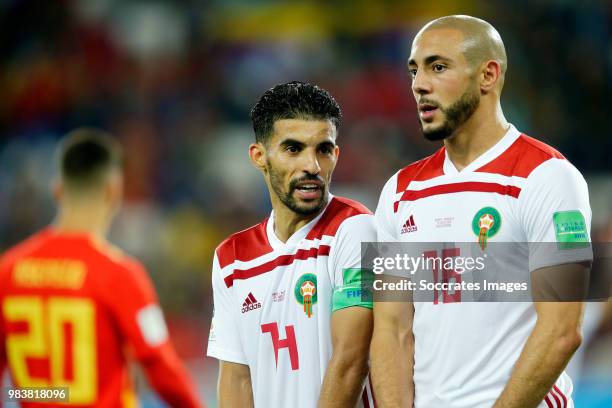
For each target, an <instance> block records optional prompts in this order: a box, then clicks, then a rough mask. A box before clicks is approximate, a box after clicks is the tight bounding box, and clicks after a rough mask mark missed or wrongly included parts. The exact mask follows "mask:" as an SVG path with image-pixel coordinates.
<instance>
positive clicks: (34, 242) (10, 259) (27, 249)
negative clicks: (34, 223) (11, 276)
mask: <svg viewBox="0 0 612 408" xmlns="http://www.w3.org/2000/svg"><path fill="white" fill-rule="evenodd" d="M48 235H49V232H48V230H42V231H39V232H37V233H35V234H34V235H32V236H30V237H29V238H27V239H25V240H24V241H21V242H20V243H18V244H17V245H15V246H13V247H11V248H9V249H8V250H6V251H5V252H4V253H3V254H2V257H0V272H1V271H4V270H5V269H9V268H10V267H11V265H14V264H15V262H17V261H18V260H20V259H22V258H24V257H27V256H28V255H30V254H32V253H33V252H35V251H36V250H37V249H38V248H40V247H41V246H42V245H44V243H45V242H46V240H47V238H48Z"/></svg>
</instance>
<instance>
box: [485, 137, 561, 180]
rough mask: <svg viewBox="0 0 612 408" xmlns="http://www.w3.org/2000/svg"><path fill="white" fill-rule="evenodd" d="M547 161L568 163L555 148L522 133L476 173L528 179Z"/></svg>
mask: <svg viewBox="0 0 612 408" xmlns="http://www.w3.org/2000/svg"><path fill="white" fill-rule="evenodd" d="M549 161H554V162H557V163H562V162H565V163H566V164H568V163H569V162H567V160H566V159H565V157H563V155H562V154H561V153H559V151H557V150H556V149H555V148H553V147H551V146H549V145H547V144H546V143H544V142H542V141H539V140H537V139H534V138H532V137H530V136H527V135H526V134H524V133H522V134H520V136H519V137H518V138H517V139H516V140H515V141H514V143H512V145H510V147H508V149H506V150H505V151H504V152H503V153H502V154H501V155H499V156H498V157H497V158H496V159H495V160H492V161H491V162H489V163H487V164H485V165H484V166H482V167H481V168H479V169H478V170H476V171H477V172H482V173H495V174H501V175H504V176H508V177H522V178H529V177H530V176H531V174H532V173H533V172H534V170H536V169H537V168H538V167H540V166H542V165H543V164H545V163H547V162H549ZM561 165H562V166H563V165H564V164H561Z"/></svg>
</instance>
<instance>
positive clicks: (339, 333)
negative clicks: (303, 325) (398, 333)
mask: <svg viewBox="0 0 612 408" xmlns="http://www.w3.org/2000/svg"><path fill="white" fill-rule="evenodd" d="M331 326H332V327H331V329H332V343H333V350H334V351H333V354H332V358H331V361H330V362H329V366H328V367H327V371H326V372H325V378H324V380H323V387H322V390H321V396H320V399H319V406H320V407H351V406H355V404H357V401H358V400H359V397H360V395H361V392H362V390H363V384H364V380H365V378H366V376H367V375H368V358H369V353H368V351H369V348H370V338H371V337H372V310H371V309H368V308H366V307H360V306H354V307H348V308H345V309H340V310H337V311H335V312H334V314H333V315H332V321H331Z"/></svg>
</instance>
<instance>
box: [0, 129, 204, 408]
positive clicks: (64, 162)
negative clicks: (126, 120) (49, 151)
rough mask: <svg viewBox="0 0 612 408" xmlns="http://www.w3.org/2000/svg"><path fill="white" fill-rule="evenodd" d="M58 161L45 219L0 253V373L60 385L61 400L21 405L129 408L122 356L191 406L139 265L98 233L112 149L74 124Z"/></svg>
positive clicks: (20, 382) (186, 382)
mask: <svg viewBox="0 0 612 408" xmlns="http://www.w3.org/2000/svg"><path fill="white" fill-rule="evenodd" d="M60 161H61V181H60V183H59V184H58V186H57V188H56V190H55V195H56V198H57V200H58V203H59V212H58V216H57V219H56V221H55V223H54V225H53V226H52V227H50V228H47V229H45V230H43V231H41V232H38V233H37V234H35V235H34V236H32V237H30V238H29V239H27V240H26V241H25V242H23V243H21V244H19V245H17V246H16V247H14V248H12V249H11V250H9V251H8V252H7V253H6V254H5V255H4V256H3V257H2V259H1V260H0V282H2V285H1V286H0V346H1V347H0V378H1V374H2V372H3V371H4V368H5V366H6V365H8V368H9V370H10V375H11V378H12V382H13V384H14V387H15V388H22V389H23V388H29V387H40V388H51V387H67V388H68V391H69V394H68V402H63V403H60V402H44V403H43V402H33V401H32V402H22V406H23V407H25V408H30V407H39V406H45V407H48V406H66V404H67V405H70V406H76V407H133V406H137V405H138V404H137V400H136V397H135V394H134V390H133V387H132V384H131V381H130V378H129V374H128V367H127V361H128V356H130V357H133V358H134V359H135V360H137V361H138V362H139V363H140V365H141V366H142V368H143V369H144V371H145V372H146V374H147V377H148V379H149V382H150V384H151V385H152V386H153V388H155V390H156V391H157V392H158V393H159V394H160V396H161V397H162V398H163V399H164V400H165V401H166V402H167V403H168V404H169V405H171V406H173V407H180V408H187V407H200V406H201V404H200V403H199V402H198V398H197V395H196V393H195V390H194V387H193V386H192V382H191V379H190V378H189V376H188V374H187V372H186V371H185V369H184V368H183V366H182V364H181V362H180V360H179V358H178V357H177V355H176V353H175V351H174V349H173V347H172V345H171V344H170V341H169V339H168V332H167V329H166V325H165V322H164V318H163V315H162V311H161V309H160V307H159V305H158V301H157V296H156V294H155V289H154V288H153V286H152V284H151V282H150V280H149V278H148V276H147V273H146V271H145V269H144V268H143V266H142V265H141V264H140V263H139V262H138V261H136V260H134V259H132V258H130V257H128V256H126V255H125V254H123V253H121V252H120V251H119V250H118V249H116V248H114V247H112V246H111V245H110V244H108V243H107V242H106V241H105V238H104V237H105V235H106V233H107V230H108V227H109V224H110V222H111V220H112V218H113V216H114V214H115V212H116V210H117V208H118V206H119V203H120V201H121V198H122V190H123V189H122V184H123V179H122V173H121V164H120V161H121V160H120V148H119V146H118V145H117V143H116V142H115V141H113V139H112V138H111V137H110V136H109V135H107V134H105V133H103V132H100V131H97V130H90V129H80V130H76V131H74V132H73V133H71V134H70V135H68V136H67V138H66V140H65V141H64V142H63V144H62V147H61V158H60ZM126 346H127V347H126Z"/></svg>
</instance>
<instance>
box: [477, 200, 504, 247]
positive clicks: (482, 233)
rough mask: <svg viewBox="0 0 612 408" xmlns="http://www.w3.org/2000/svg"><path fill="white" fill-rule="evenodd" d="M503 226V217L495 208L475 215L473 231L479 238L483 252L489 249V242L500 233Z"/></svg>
mask: <svg viewBox="0 0 612 408" xmlns="http://www.w3.org/2000/svg"><path fill="white" fill-rule="evenodd" d="M501 224H502V219H501V215H500V214H499V211H497V210H496V209H495V208H493V207H484V208H481V209H480V210H478V212H477V213H476V215H474V218H473V219H472V231H474V234H476V236H477V237H478V244H479V245H480V248H481V249H482V250H483V251H484V250H485V248H486V247H487V240H488V239H489V238H491V237H493V236H494V235H495V234H497V233H498V232H499V229H500V228H501Z"/></svg>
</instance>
